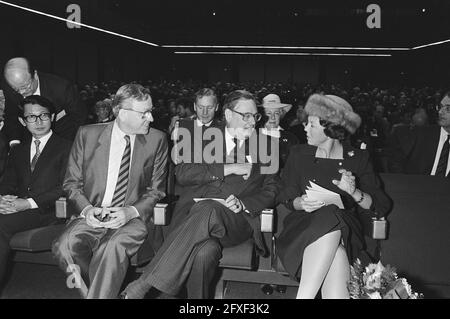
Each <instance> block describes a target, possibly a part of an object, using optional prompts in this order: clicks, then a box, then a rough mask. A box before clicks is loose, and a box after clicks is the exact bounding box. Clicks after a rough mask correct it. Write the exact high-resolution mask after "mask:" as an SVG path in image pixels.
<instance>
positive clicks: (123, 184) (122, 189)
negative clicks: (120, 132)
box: [111, 135, 131, 207]
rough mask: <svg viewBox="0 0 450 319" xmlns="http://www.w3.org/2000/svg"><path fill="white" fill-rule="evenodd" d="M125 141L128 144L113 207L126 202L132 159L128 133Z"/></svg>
mask: <svg viewBox="0 0 450 319" xmlns="http://www.w3.org/2000/svg"><path fill="white" fill-rule="evenodd" d="M125 141H126V143H127V145H126V146H125V150H124V151H123V155H122V161H121V162H120V169H119V176H118V178H117V184H116V189H115V190H114V196H113V199H112V202H111V206H112V207H123V205H124V204H125V195H126V193H127V186H128V174H129V171H130V159H131V146H130V137H129V136H128V135H125Z"/></svg>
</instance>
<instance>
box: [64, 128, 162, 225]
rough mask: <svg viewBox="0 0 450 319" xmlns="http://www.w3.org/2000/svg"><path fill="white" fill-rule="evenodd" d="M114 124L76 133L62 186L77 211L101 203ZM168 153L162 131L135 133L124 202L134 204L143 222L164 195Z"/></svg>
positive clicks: (127, 204) (82, 129)
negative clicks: (144, 133)
mask: <svg viewBox="0 0 450 319" xmlns="http://www.w3.org/2000/svg"><path fill="white" fill-rule="evenodd" d="M113 125H114V122H111V123H106V124H93V125H86V126H82V127H80V129H79V131H78V133H77V136H76V138H75V141H74V144H73V147H72V150H71V152H70V156H69V161H68V164H67V173H66V176H65V179H64V184H63V187H64V190H65V191H66V192H67V195H68V199H69V201H70V202H72V203H73V204H74V206H75V207H76V209H77V211H78V212H81V211H82V210H83V209H84V208H85V207H86V206H88V205H93V206H95V207H100V206H101V204H102V201H103V197H104V194H105V190H106V179H107V175H108V165H107V164H108V162H109V150H110V146H111V134H112V129H113ZM167 156H168V147H167V138H166V135H165V133H163V132H161V131H159V130H156V129H153V128H150V131H149V133H148V134H146V135H136V139H135V142H134V148H133V156H132V162H131V168H130V175H129V179H128V181H129V182H128V188H127V193H126V196H125V206H134V207H136V209H137V210H138V212H139V215H140V217H141V218H142V219H143V220H144V222H146V223H148V222H149V221H150V217H151V213H152V212H153V207H154V206H155V204H156V203H157V202H158V201H159V200H160V199H162V198H163V197H164V196H165V187H166V174H167V167H166V164H167Z"/></svg>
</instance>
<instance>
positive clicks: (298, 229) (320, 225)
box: [277, 143, 390, 279]
mask: <svg viewBox="0 0 450 319" xmlns="http://www.w3.org/2000/svg"><path fill="white" fill-rule="evenodd" d="M343 148H344V152H343V159H341V160H338V159H323V158H316V157H315V154H316V149H317V147H315V146H311V145H297V146H294V147H293V148H291V152H290V155H289V158H288V160H287V163H286V166H285V168H284V171H283V173H282V180H283V187H284V189H283V190H282V191H281V194H280V196H279V201H280V202H282V203H284V204H285V206H286V207H287V208H288V209H290V210H291V212H290V213H289V215H287V216H286V218H285V219H284V223H283V227H284V228H283V231H282V232H281V234H280V235H279V237H278V239H277V253H278V256H279V257H280V259H281V261H282V263H283V266H284V267H285V269H286V270H287V271H288V273H289V274H290V275H291V277H293V278H297V279H298V278H299V277H300V274H301V264H302V258H303V251H304V249H305V248H306V247H307V246H308V245H310V244H311V243H313V242H314V241H316V240H317V239H319V238H320V237H322V236H324V235H325V234H327V233H330V232H332V231H336V230H341V232H342V239H343V244H344V247H345V248H346V251H347V256H348V258H349V262H353V261H354V259H356V257H358V255H359V253H360V252H361V250H363V249H364V234H363V229H362V226H361V222H360V218H361V217H363V216H364V215H365V217H368V218H371V217H372V216H375V213H374V212H377V213H378V214H379V216H385V215H386V214H387V212H388V210H389V208H390V200H389V198H388V197H387V196H386V194H385V193H384V192H383V190H382V189H381V188H380V181H379V178H378V177H377V176H376V175H375V173H374V172H373V169H372V165H371V163H370V160H369V155H368V152H366V151H363V150H359V149H355V148H353V147H352V146H350V144H349V143H345V144H344V145H343ZM341 168H344V169H346V170H348V171H351V172H352V173H353V175H355V177H356V181H357V187H358V189H360V190H361V191H363V192H365V193H367V194H370V195H371V197H372V200H373V203H372V206H371V207H370V210H364V209H362V208H361V207H360V206H359V205H358V204H356V202H355V201H354V200H353V198H352V197H351V196H350V195H348V194H347V193H346V192H344V191H342V190H340V189H339V188H338V187H337V186H336V185H334V184H333V183H332V182H331V181H332V180H333V179H336V180H340V178H341V174H340V173H339V172H338V170H339V169H341ZM309 181H313V182H314V183H316V184H318V185H320V186H322V187H325V188H327V189H329V190H331V191H333V192H336V193H339V194H340V195H341V198H342V202H343V204H344V207H345V209H344V210H342V209H339V208H338V207H337V206H336V205H329V206H324V207H322V208H320V209H318V210H316V211H314V212H312V213H307V212H305V211H295V210H294V208H293V200H294V199H295V198H296V197H298V196H301V195H303V194H305V189H306V186H308V185H309Z"/></svg>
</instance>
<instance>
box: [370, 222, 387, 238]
mask: <svg viewBox="0 0 450 319" xmlns="http://www.w3.org/2000/svg"><path fill="white" fill-rule="evenodd" d="M387 234H388V223H387V220H386V219H385V218H384V217H380V218H377V217H374V218H372V234H371V235H372V238H373V239H386V238H387Z"/></svg>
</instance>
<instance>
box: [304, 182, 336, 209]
mask: <svg viewBox="0 0 450 319" xmlns="http://www.w3.org/2000/svg"><path fill="white" fill-rule="evenodd" d="M309 183H310V184H311V186H307V189H306V195H307V196H308V199H310V200H317V201H321V202H324V203H325V205H332V204H335V205H336V206H337V207H339V208H341V209H344V204H343V203H342V199H341V195H339V194H338V193H335V192H332V191H330V190H328V189H326V188H323V187H321V186H319V185H317V184H316V183H313V182H311V181H309Z"/></svg>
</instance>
